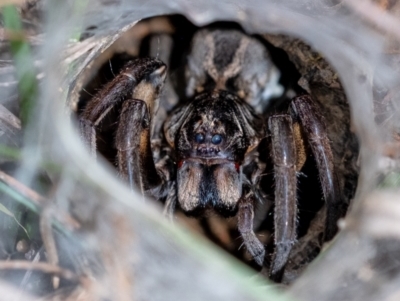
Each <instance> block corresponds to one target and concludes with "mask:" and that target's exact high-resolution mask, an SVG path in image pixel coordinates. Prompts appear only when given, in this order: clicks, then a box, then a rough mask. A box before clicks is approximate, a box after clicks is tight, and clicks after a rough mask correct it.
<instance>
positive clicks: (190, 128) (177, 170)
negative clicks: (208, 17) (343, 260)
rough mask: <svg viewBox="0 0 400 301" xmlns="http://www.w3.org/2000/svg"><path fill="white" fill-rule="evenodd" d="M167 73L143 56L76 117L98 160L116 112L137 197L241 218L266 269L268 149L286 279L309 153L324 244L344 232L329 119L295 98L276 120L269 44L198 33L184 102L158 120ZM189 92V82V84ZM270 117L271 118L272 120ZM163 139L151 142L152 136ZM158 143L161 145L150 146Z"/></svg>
mask: <svg viewBox="0 0 400 301" xmlns="http://www.w3.org/2000/svg"><path fill="white" fill-rule="evenodd" d="M166 76H167V66H166V64H165V63H163V62H162V61H161V60H159V59H156V58H148V57H146V58H137V59H134V60H131V61H130V62H128V63H127V64H126V65H125V67H123V68H122V70H121V71H120V72H119V73H118V74H117V75H116V76H115V78H114V79H113V80H112V81H111V82H109V83H108V84H106V85H105V86H104V87H103V88H102V89H101V90H100V91H99V92H98V93H97V94H96V95H95V96H94V97H93V98H92V99H91V100H90V101H88V103H87V105H86V106H85V107H84V109H83V110H82V112H81V113H80V115H79V123H80V131H81V135H82V138H83V140H84V141H85V142H86V144H87V146H88V147H89V149H90V151H91V153H92V154H93V155H95V153H96V150H97V146H96V137H97V134H96V130H98V129H99V127H100V126H101V123H102V121H103V120H104V118H105V117H106V116H107V115H108V114H109V112H111V111H112V110H113V109H114V108H117V107H118V108H120V109H119V111H118V126H117V129H116V133H115V147H116V149H117V159H116V161H117V165H118V170H119V173H120V174H121V176H122V177H123V178H124V179H125V180H126V181H127V182H128V183H129V184H130V186H131V187H132V188H134V189H139V190H140V191H141V192H142V193H143V194H145V195H150V196H153V197H155V198H157V199H160V200H163V201H164V202H165V212H166V213H167V214H168V215H172V214H173V212H174V210H175V208H176V207H178V206H179V207H180V208H181V209H182V210H183V211H184V212H185V213H186V214H188V215H195V216H202V215H204V214H206V213H207V212H209V211H213V212H217V213H218V214H220V215H222V216H226V217H229V216H235V215H236V216H237V220H238V230H239V232H240V234H241V237H242V239H243V242H244V244H245V246H246V248H247V250H248V251H249V253H250V254H251V256H252V257H253V258H254V260H255V262H256V263H257V264H259V265H263V262H264V259H265V254H266V251H265V246H264V245H263V244H262V243H261V242H260V240H259V239H258V238H257V237H256V235H255V233H254V229H253V219H254V215H255V210H257V204H259V203H263V202H265V201H266V200H265V193H263V191H262V190H263V189H262V187H261V184H260V183H261V182H262V179H263V177H264V175H265V173H264V171H265V168H266V166H265V164H264V163H263V162H262V160H260V148H259V145H260V144H261V142H262V141H267V144H268V145H269V153H270V156H271V161H272V162H273V170H274V187H275V188H274V196H272V197H273V199H274V208H275V212H274V241H275V243H274V244H275V251H274V254H273V256H272V260H271V264H270V276H271V278H273V279H275V280H279V278H280V277H281V276H282V272H283V270H284V267H285V264H286V263H287V260H288V258H289V254H290V251H291V249H292V246H293V244H294V243H295V242H296V235H297V234H296V229H297V216H298V209H297V174H298V172H299V171H300V170H301V168H302V167H303V165H304V163H305V161H306V157H307V154H308V153H309V152H311V153H312V155H313V157H314V160H315V162H316V164H317V168H318V174H319V179H320V183H321V184H320V185H321V187H322V191H323V197H324V200H325V202H326V205H327V206H326V208H327V212H326V222H325V234H324V240H325V241H328V240H330V239H332V238H333V236H334V235H335V234H336V232H337V225H336V224H337V220H338V218H339V217H340V216H341V214H342V213H341V212H340V210H339V207H340V203H341V196H340V193H339V186H338V181H337V177H336V174H335V167H334V165H333V155H332V151H331V146H330V142H329V139H328V136H327V133H326V130H325V126H324V121H323V117H322V116H321V114H320V112H319V109H318V106H317V104H316V103H315V102H314V101H313V99H312V98H311V97H310V96H309V95H307V94H303V95H300V96H297V97H294V98H293V99H292V100H291V101H290V104H289V108H288V110H287V111H284V112H280V113H276V112H272V111H271V112H270V111H269V109H270V107H271V102H270V99H271V97H272V96H274V95H275V94H279V93H280V89H279V84H278V79H279V71H278V70H277V68H276V67H275V66H274V64H273V63H272V61H271V59H270V56H269V54H268V51H267V49H266V48H265V46H264V45H263V44H262V43H261V42H260V41H259V40H257V39H256V38H254V37H251V36H249V35H246V34H245V33H243V32H241V31H239V30H232V29H201V30H199V31H198V32H197V33H196V34H195V35H194V37H193V40H192V43H191V48H190V52H189V54H188V56H187V60H186V69H185V79H184V85H185V87H186V88H185V96H184V97H182V99H180V101H179V102H178V104H177V105H176V106H175V107H174V108H173V109H171V110H169V111H168V112H167V114H166V117H165V118H164V120H163V121H162V123H161V124H162V126H161V127H160V126H156V125H155V124H156V123H158V124H160V122H159V120H157V122H156V120H155V118H154V116H155V115H156V113H157V110H158V102H159V98H160V93H161V92H162V89H163V85H164V82H165V80H166ZM182 84H183V83H182ZM265 116H268V117H265ZM153 137H157V138H159V141H160V142H158V143H152V138H153ZM153 142H154V141H153Z"/></svg>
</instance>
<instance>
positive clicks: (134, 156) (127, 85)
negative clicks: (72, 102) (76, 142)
mask: <svg viewBox="0 0 400 301" xmlns="http://www.w3.org/2000/svg"><path fill="white" fill-rule="evenodd" d="M165 76H166V66H165V64H164V63H163V62H161V61H160V60H157V59H152V58H141V59H136V60H133V61H130V62H129V63H127V64H126V66H125V67H124V68H123V70H122V71H121V72H120V73H119V74H118V75H117V76H116V77H115V78H114V79H113V80H112V81H111V82H110V83H109V84H107V85H106V86H105V87H104V88H103V89H102V90H101V91H100V92H99V93H98V94H97V95H96V96H95V97H94V98H93V99H92V100H91V101H90V102H89V103H88V104H87V106H86V107H85V109H84V111H83V112H82V114H81V115H80V118H79V122H80V130H81V136H82V138H83V140H84V141H85V142H86V144H87V145H88V146H89V149H90V152H91V153H92V154H93V155H95V153H96V126H98V125H99V123H100V122H101V121H102V120H103V118H104V117H105V116H106V115H107V114H108V113H109V112H110V110H111V109H112V108H114V107H115V106H116V105H118V104H120V103H121V102H123V105H122V110H121V116H120V121H119V124H118V129H117V135H116V146H117V150H118V167H119V172H120V174H121V176H122V177H123V178H125V179H126V180H128V181H129V183H130V185H131V187H132V189H133V187H134V186H135V184H136V185H137V186H136V187H139V188H140V189H141V190H142V192H144V191H147V190H149V189H151V188H153V187H155V186H157V185H159V184H160V182H161V178H160V176H159V174H158V173H157V170H156V167H155V164H154V161H153V156H152V151H151V145H150V143H151V141H150V123H151V118H150V116H152V114H153V113H154V112H153V111H154V108H155V107H156V104H155V101H156V100H157V98H158V94H159V90H160V89H161V87H162V84H163V82H164V80H165ZM132 98H134V99H132Z"/></svg>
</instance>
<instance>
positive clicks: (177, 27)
mask: <svg viewBox="0 0 400 301" xmlns="http://www.w3.org/2000/svg"><path fill="white" fill-rule="evenodd" d="M168 20H169V22H170V24H171V27H172V28H173V29H174V31H173V32H172V33H171V34H170V37H171V38H172V42H173V47H172V51H171V56H170V61H169V62H167V65H168V68H169V75H168V76H169V77H170V79H171V81H172V83H173V86H174V88H175V91H176V93H177V94H178V97H179V99H184V89H185V85H183V84H179V85H177V84H176V83H183V82H184V68H183V67H184V65H185V59H186V56H187V54H188V50H189V47H190V42H191V40H192V37H193V35H194V33H195V32H196V31H197V30H198V29H199V27H196V26H195V25H193V24H192V23H191V22H189V21H188V20H187V19H186V18H184V17H182V16H179V15H177V16H170V17H168ZM146 22H148V20H144V21H142V23H143V24H145V23H146ZM139 24H140V23H139ZM135 27H136V26H135ZM135 27H134V28H133V29H132V30H135ZM207 27H211V28H230V29H233V28H234V29H238V30H243V29H242V28H241V27H240V25H238V24H237V23H232V22H216V23H213V24H210V25H208V26H207ZM255 37H256V38H257V39H258V40H259V41H261V42H262V43H263V44H264V45H265V47H267V49H268V51H269V53H270V55H271V58H272V60H273V62H274V63H275V65H276V66H277V67H278V68H279V70H280V72H281V78H280V83H281V85H282V86H283V87H284V89H285V92H284V93H283V95H282V96H281V97H278V98H276V99H273V100H272V101H271V106H270V107H269V108H268V110H267V111H266V112H265V116H264V117H265V118H268V116H269V115H270V114H272V113H276V112H284V111H287V108H288V104H289V101H290V97H291V96H293V95H298V94H300V93H304V92H305V91H304V90H303V89H302V88H301V87H300V86H299V85H298V84H297V82H298V80H299V79H300V73H299V72H298V71H297V69H296V67H295V66H294V64H293V63H292V62H291V61H290V60H289V58H288V55H287V54H286V52H285V51H284V50H282V49H279V48H276V47H274V46H273V45H271V44H269V43H268V42H267V41H266V40H265V39H264V38H263V37H262V36H261V35H256V36H255ZM156 41H157V40H156ZM152 43H154V34H152V33H151V32H149V33H148V34H146V35H145V36H144V37H143V38H142V40H141V43H140V47H139V49H138V53H139V56H140V57H145V56H148V55H149V53H151V52H152V51H153V53H154V49H153V50H151V49H152V48H151V44H152ZM156 50H157V51H156V53H157V55H159V56H160V58H162V56H163V53H162V52H163V49H162V47H160V48H159V49H156ZM133 58H134V57H133V56H131V55H129V54H128V53H126V52H122V53H115V54H113V55H112V56H111V57H109V58H106V59H103V62H104V63H103V64H102V66H101V67H100V68H99V70H98V72H97V74H96V75H95V76H93V78H92V79H91V80H90V81H89V82H88V83H87V84H86V85H85V87H84V89H83V90H82V91H81V94H80V99H79V103H78V115H79V113H80V112H82V110H83V109H84V108H85V106H86V104H87V102H88V101H90V100H91V98H92V97H93V95H95V94H96V93H97V92H98V91H99V90H100V89H101V88H102V87H103V86H104V85H105V84H106V83H107V82H109V81H111V80H112V79H113V78H114V75H115V74H118V73H119V72H120V70H121V68H122V67H123V66H124V65H125V64H126V63H127V62H128V61H129V60H131V59H133ZM166 106H167V110H171V109H172V108H173V107H174V106H173V105H170V104H166ZM120 110H121V105H120V106H116V107H115V108H114V109H113V110H112V112H111V113H110V114H108V116H107V117H106V118H105V119H104V120H103V121H102V123H101V126H100V127H99V128H98V132H97V145H98V151H99V152H100V153H101V154H102V155H103V156H104V157H105V158H106V159H107V160H108V161H109V162H110V163H111V164H112V165H114V166H115V165H116V148H115V143H114V139H115V131H116V127H117V124H118V115H119V111H120ZM268 147H269V145H268V142H267V141H263V142H262V143H261V144H260V146H259V151H260V153H263V155H261V156H260V158H261V160H262V161H264V162H266V164H267V168H266V170H265V172H264V173H265V177H264V178H263V180H262V183H261V186H262V187H263V193H264V194H265V195H266V196H268V199H269V201H268V202H267V204H264V205H259V207H263V208H260V210H263V212H264V216H265V218H263V221H262V222H261V223H260V225H259V227H258V229H256V230H257V234H259V235H260V238H261V239H262V240H263V243H265V244H266V245H267V252H268V253H269V254H270V256H268V258H269V259H267V265H268V260H270V258H271V256H272V254H273V252H274V243H273V239H274V238H273V234H272V233H273V231H274V229H273V228H274V226H273V225H274V224H273V221H274V204H273V201H272V200H273V199H274V173H273V169H272V162H271V155H270V151H269V150H268ZM297 184H298V188H297V193H298V194H297V200H298V227H297V235H298V239H301V238H302V237H303V236H304V235H306V233H307V231H308V229H309V226H310V223H311V221H312V220H313V219H314V217H315V216H316V214H317V212H318V211H319V210H320V209H321V208H322V206H323V204H324V200H323V195H322V188H321V185H320V182H319V177H318V170H317V167H316V162H315V159H314V158H313V156H312V155H308V156H307V160H306V163H305V164H304V166H303V168H302V169H301V171H300V172H299V173H298V177H297ZM352 189H353V190H354V187H353V188H352ZM177 215H178V216H179V218H180V219H182V220H183V222H184V223H186V224H187V225H189V226H190V227H192V228H194V229H195V230H196V231H198V232H200V233H202V234H204V235H205V236H207V237H208V238H209V239H210V240H212V241H213V242H215V243H216V244H217V245H219V246H221V247H222V248H224V249H225V250H227V251H228V252H230V253H231V254H233V255H234V256H236V257H237V258H239V259H240V260H242V261H244V262H245V263H246V264H248V265H250V266H252V267H253V268H254V269H256V270H258V271H259V270H260V268H259V267H258V266H257V265H256V264H255V263H254V262H253V261H252V260H251V259H250V258H249V256H248V254H247V253H246V251H245V248H243V247H242V248H241V245H242V240H241V239H240V235H239V232H238V231H237V229H236V227H237V224H236V222H235V219H234V218H230V219H222V218H219V217H217V216H213V215H211V216H207V217H204V218H201V219H198V220H195V219H192V218H186V217H185V216H184V215H183V214H182V212H178V213H177ZM316 252H317V253H318V252H319V249H318V250H316ZM312 256H315V252H314V253H313V255H312ZM311 259H312V258H305V259H304V261H305V262H306V261H307V260H311Z"/></svg>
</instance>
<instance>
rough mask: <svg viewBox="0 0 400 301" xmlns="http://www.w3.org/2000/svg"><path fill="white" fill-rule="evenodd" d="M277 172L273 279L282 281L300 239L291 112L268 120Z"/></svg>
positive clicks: (275, 170) (271, 272) (275, 171)
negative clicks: (290, 256)
mask: <svg viewBox="0 0 400 301" xmlns="http://www.w3.org/2000/svg"><path fill="white" fill-rule="evenodd" d="M268 128H269V131H270V134H271V146H272V158H273V162H274V174H275V219H274V228H275V252H274V255H273V258H272V263H271V267H270V275H271V278H272V279H274V280H276V281H279V278H280V277H281V276H282V272H283V268H284V267H285V265H286V262H287V260H288V258H289V254H290V251H291V249H292V247H293V244H294V243H295V241H296V228H297V227H296V226H297V199H296V188H297V183H296V181H297V179H296V161H297V159H296V147H295V138H294V132H293V123H292V118H291V116H290V115H287V114H283V115H273V116H271V117H270V118H269V120H268Z"/></svg>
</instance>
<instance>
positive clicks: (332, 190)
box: [291, 95, 342, 241]
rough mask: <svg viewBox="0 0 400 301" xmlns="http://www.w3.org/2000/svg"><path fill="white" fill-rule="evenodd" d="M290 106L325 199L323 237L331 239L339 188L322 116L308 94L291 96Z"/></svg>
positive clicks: (338, 209)
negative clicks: (304, 138) (307, 147)
mask: <svg viewBox="0 0 400 301" xmlns="http://www.w3.org/2000/svg"><path fill="white" fill-rule="evenodd" d="M291 108H292V110H293V112H294V114H295V115H296V117H297V118H298V119H299V121H300V123H301V127H302V129H303V132H304V135H305V136H306V140H307V141H308V144H309V146H310V148H311V151H312V153H313V155H314V158H315V161H316V163H317V167H318V173H319V179H320V181H321V186H322V191H323V195H324V199H325V203H326V208H327V214H326V222H325V234H324V241H329V240H331V239H332V238H333V237H334V236H335V234H336V233H337V231H338V227H337V221H338V219H339V218H340V217H341V215H342V212H341V209H340V204H341V197H340V195H341V194H340V188H339V182H338V178H337V175H336V173H335V168H334V164H333V154H332V149H331V145H330V142H329V138H328V135H327V131H326V128H325V124H324V122H323V117H322V115H321V113H320V112H319V110H318V108H317V106H316V104H315V102H314V101H313V100H312V98H311V96H309V95H301V96H298V97H296V98H294V99H293V100H292V102H291Z"/></svg>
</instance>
